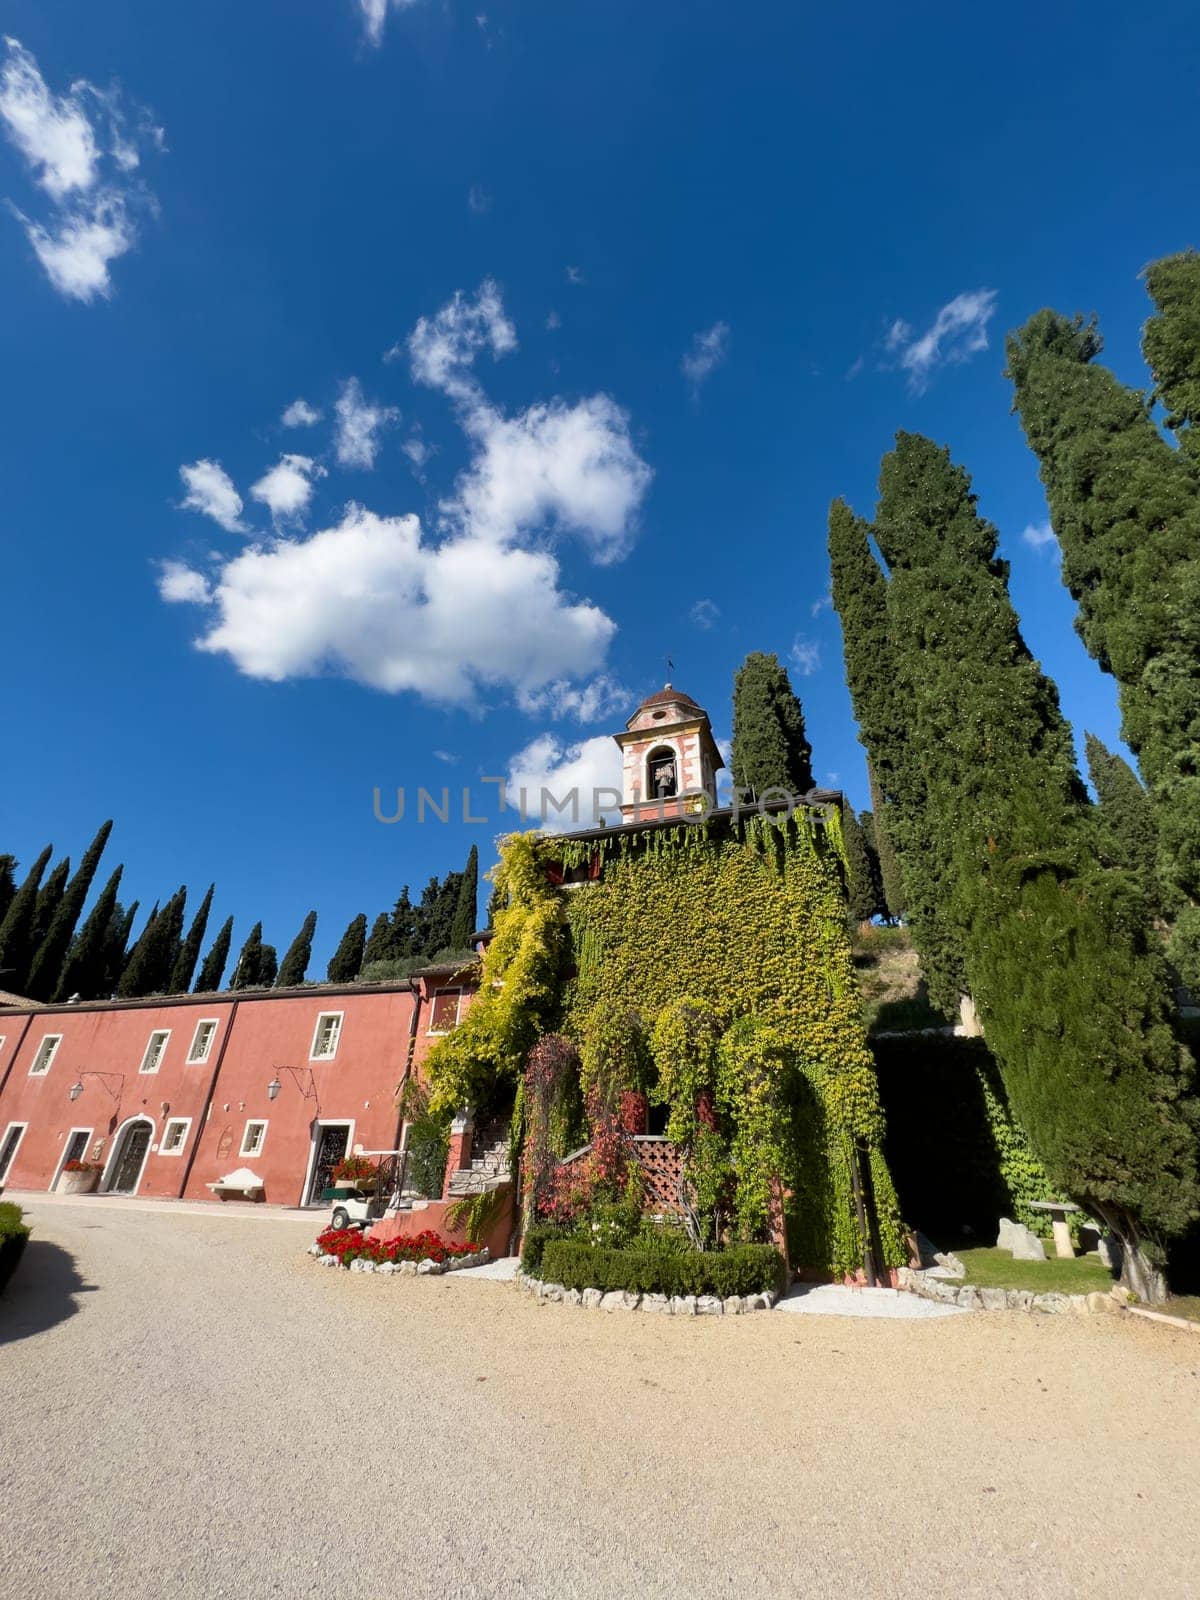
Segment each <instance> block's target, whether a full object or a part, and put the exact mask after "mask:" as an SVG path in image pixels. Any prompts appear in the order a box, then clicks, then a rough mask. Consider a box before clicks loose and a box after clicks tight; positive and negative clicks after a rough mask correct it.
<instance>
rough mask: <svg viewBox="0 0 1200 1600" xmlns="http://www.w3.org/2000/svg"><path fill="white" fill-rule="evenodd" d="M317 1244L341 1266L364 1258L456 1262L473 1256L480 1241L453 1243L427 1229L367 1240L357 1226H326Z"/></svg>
mask: <svg viewBox="0 0 1200 1600" xmlns="http://www.w3.org/2000/svg"><path fill="white" fill-rule="evenodd" d="M317 1243H318V1244H319V1245H320V1246H321V1249H322V1251H323V1252H324V1254H325V1255H327V1256H336V1257H337V1258H338V1260H339V1261H340V1262H341V1264H342V1266H344V1267H348V1266H349V1265H350V1263H351V1262H352V1261H358V1260H359V1259H362V1260H364V1261H373V1262H375V1264H376V1265H377V1266H381V1265H382V1264H383V1263H384V1262H385V1261H439V1262H441V1261H453V1260H457V1258H458V1257H459V1256H470V1255H474V1254H475V1252H476V1250H478V1249H479V1246H478V1245H477V1244H470V1243H467V1244H452V1243H451V1242H450V1240H448V1239H443V1238H442V1237H441V1236H440V1235H439V1234H436V1233H433V1232H431V1231H430V1230H429V1229H428V1228H426V1230H425V1232H424V1233H418V1234H416V1235H414V1236H413V1238H411V1239H387V1240H381V1239H368V1238H367V1236H366V1235H365V1234H364V1233H362V1232H361V1231H360V1230H359V1229H358V1228H326V1229H325V1232H324V1233H319V1234H318V1235H317Z"/></svg>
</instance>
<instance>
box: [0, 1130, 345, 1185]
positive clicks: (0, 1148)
mask: <svg viewBox="0 0 1200 1600" xmlns="http://www.w3.org/2000/svg"><path fill="white" fill-rule="evenodd" d="M14 1128H20V1130H21V1137H20V1138H19V1139H18V1140H17V1142H16V1144H15V1145H13V1147H12V1155H10V1156H9V1158H8V1161H7V1163H6V1164H5V1168H4V1171H3V1172H0V1183H5V1182H6V1181H7V1179H8V1175H9V1173H10V1172H11V1171H12V1164H13V1162H14V1161H15V1160H16V1159H17V1157H18V1156H19V1155H20V1153H21V1145H22V1143H23V1141H24V1139H25V1135H26V1134H27V1133H28V1132H29V1124H28V1123H27V1122H10V1123H9V1125H8V1127H7V1128H5V1130H4V1135H3V1137H2V1138H0V1155H2V1154H3V1153H4V1146H5V1145H6V1144H7V1143H8V1136H9V1134H10V1133H11V1132H12V1131H13V1129H14ZM346 1148H347V1149H349V1145H347V1147H346Z"/></svg>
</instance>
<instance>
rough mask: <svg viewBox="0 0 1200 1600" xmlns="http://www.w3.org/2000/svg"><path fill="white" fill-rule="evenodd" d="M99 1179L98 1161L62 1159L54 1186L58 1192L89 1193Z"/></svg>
mask: <svg viewBox="0 0 1200 1600" xmlns="http://www.w3.org/2000/svg"><path fill="white" fill-rule="evenodd" d="M99 1181H100V1162H99V1161H64V1162H63V1169H62V1171H61V1173H59V1177H58V1182H57V1183H56V1184H55V1186H54V1187H55V1191H56V1192H57V1193H58V1194H91V1192H92V1190H93V1189H94V1188H95V1187H96V1184H97V1183H98V1182H99Z"/></svg>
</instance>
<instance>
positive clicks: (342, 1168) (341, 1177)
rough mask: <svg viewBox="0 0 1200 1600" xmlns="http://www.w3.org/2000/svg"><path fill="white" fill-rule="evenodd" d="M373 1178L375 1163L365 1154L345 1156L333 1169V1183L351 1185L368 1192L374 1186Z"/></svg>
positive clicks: (374, 1175)
mask: <svg viewBox="0 0 1200 1600" xmlns="http://www.w3.org/2000/svg"><path fill="white" fill-rule="evenodd" d="M375 1178H376V1170H375V1163H374V1162H373V1161H372V1160H370V1159H369V1158H368V1157H367V1156H346V1158H345V1159H344V1160H342V1161H339V1162H338V1164H337V1166H336V1167H334V1169H333V1181H334V1183H340V1184H346V1185H353V1186H354V1188H356V1189H363V1190H367V1191H368V1192H369V1191H370V1190H371V1189H373V1188H374V1187H375Z"/></svg>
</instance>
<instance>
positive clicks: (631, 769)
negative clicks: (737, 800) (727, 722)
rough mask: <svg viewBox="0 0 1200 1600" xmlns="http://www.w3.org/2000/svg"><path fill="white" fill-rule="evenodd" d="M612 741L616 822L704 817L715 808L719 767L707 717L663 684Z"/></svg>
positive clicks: (694, 704) (691, 702) (718, 759)
mask: <svg viewBox="0 0 1200 1600" xmlns="http://www.w3.org/2000/svg"><path fill="white" fill-rule="evenodd" d="M613 738H614V739H615V740H616V741H617V743H618V744H619V745H620V747H621V753H622V755H623V756H624V770H623V772H622V777H621V820H622V822H626V823H628V822H650V821H655V820H657V819H658V818H659V817H684V816H695V815H704V814H707V813H708V812H709V811H714V810H715V809H716V805H717V773H718V772H719V771H720V770H721V768H722V767H723V766H724V765H725V763H724V761H723V760H722V759H721V752H720V751H719V750H718V749H717V742H716V740H715V739H714V738H713V732H712V725H711V724H710V722H709V720H708V712H707V711H705V710H704V709H703V708H702V707H701V706H698V705H697V704H696V702H695V701H694V700H693V699H692V698H691V696H690V695H686V694H681V693H680V692H679V690H678V689H674V688H672V686H671V685H670V684H669V683H668V684H667V685H666V686H665V688H662V689H660V690H659V691H658V693H657V694H652V695H651V696H650V698H649V699H648V700H643V701H642V703H641V705H640V706H639V707H638V708H637V710H636V711H635V712H634V713H633V715H632V716H631V717H630V719H629V721H628V722H627V723H626V724H625V732H624V733H615V734H614V735H613Z"/></svg>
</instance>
